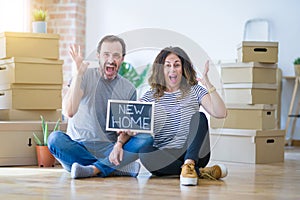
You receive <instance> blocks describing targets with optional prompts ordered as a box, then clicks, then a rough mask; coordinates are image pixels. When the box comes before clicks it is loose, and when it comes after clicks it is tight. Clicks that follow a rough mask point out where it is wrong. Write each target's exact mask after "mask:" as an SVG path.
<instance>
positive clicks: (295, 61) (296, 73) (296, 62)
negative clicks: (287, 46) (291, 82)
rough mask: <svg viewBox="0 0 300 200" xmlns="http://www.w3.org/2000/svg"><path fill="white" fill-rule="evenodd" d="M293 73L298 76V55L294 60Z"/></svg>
mask: <svg viewBox="0 0 300 200" xmlns="http://www.w3.org/2000/svg"><path fill="white" fill-rule="evenodd" d="M294 68H295V75H296V76H300V57H298V58H296V59H295V60H294Z"/></svg>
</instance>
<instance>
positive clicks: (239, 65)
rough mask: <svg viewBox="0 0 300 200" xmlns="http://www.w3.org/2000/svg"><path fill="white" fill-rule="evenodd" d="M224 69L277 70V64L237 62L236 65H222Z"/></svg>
mask: <svg viewBox="0 0 300 200" xmlns="http://www.w3.org/2000/svg"><path fill="white" fill-rule="evenodd" d="M221 67H222V68H247V67H248V68H250V67H259V68H277V64H267V63H259V62H236V63H224V64H221Z"/></svg>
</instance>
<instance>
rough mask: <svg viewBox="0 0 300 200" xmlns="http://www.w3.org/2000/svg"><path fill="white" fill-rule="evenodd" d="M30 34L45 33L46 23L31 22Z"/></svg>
mask: <svg viewBox="0 0 300 200" xmlns="http://www.w3.org/2000/svg"><path fill="white" fill-rule="evenodd" d="M32 32H33V33H47V22H44V21H34V22H32Z"/></svg>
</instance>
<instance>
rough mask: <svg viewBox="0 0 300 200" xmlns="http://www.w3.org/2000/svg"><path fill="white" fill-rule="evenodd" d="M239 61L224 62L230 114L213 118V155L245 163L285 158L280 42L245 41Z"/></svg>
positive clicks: (268, 161)
mask: <svg viewBox="0 0 300 200" xmlns="http://www.w3.org/2000/svg"><path fill="white" fill-rule="evenodd" d="M237 51H238V62H236V63H227V64H222V65H221V77H222V81H223V87H224V91H225V103H226V106H227V108H228V116H227V118H225V119H215V118H213V117H211V118H210V126H211V128H212V129H211V130H210V132H211V146H212V159H214V160H222V161H233V162H245V163H272V162H282V161H283V160H284V135H285V131H284V130H279V129H278V123H277V120H278V119H277V115H276V110H277V109H278V108H280V106H278V103H279V102H278V99H279V98H278V92H279V91H278V83H277V82H278V80H277V61H278V43H277V42H250V41H249V42H242V43H241V44H240V45H239V46H238V49H237Z"/></svg>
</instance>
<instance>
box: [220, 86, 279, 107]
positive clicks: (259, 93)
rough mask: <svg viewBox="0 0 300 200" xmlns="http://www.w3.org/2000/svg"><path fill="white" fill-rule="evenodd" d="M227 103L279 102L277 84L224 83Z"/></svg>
mask: <svg viewBox="0 0 300 200" xmlns="http://www.w3.org/2000/svg"><path fill="white" fill-rule="evenodd" d="M223 88H224V92H225V99H224V101H225V103H226V104H277V102H278V96H277V85H276V84H223Z"/></svg>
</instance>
